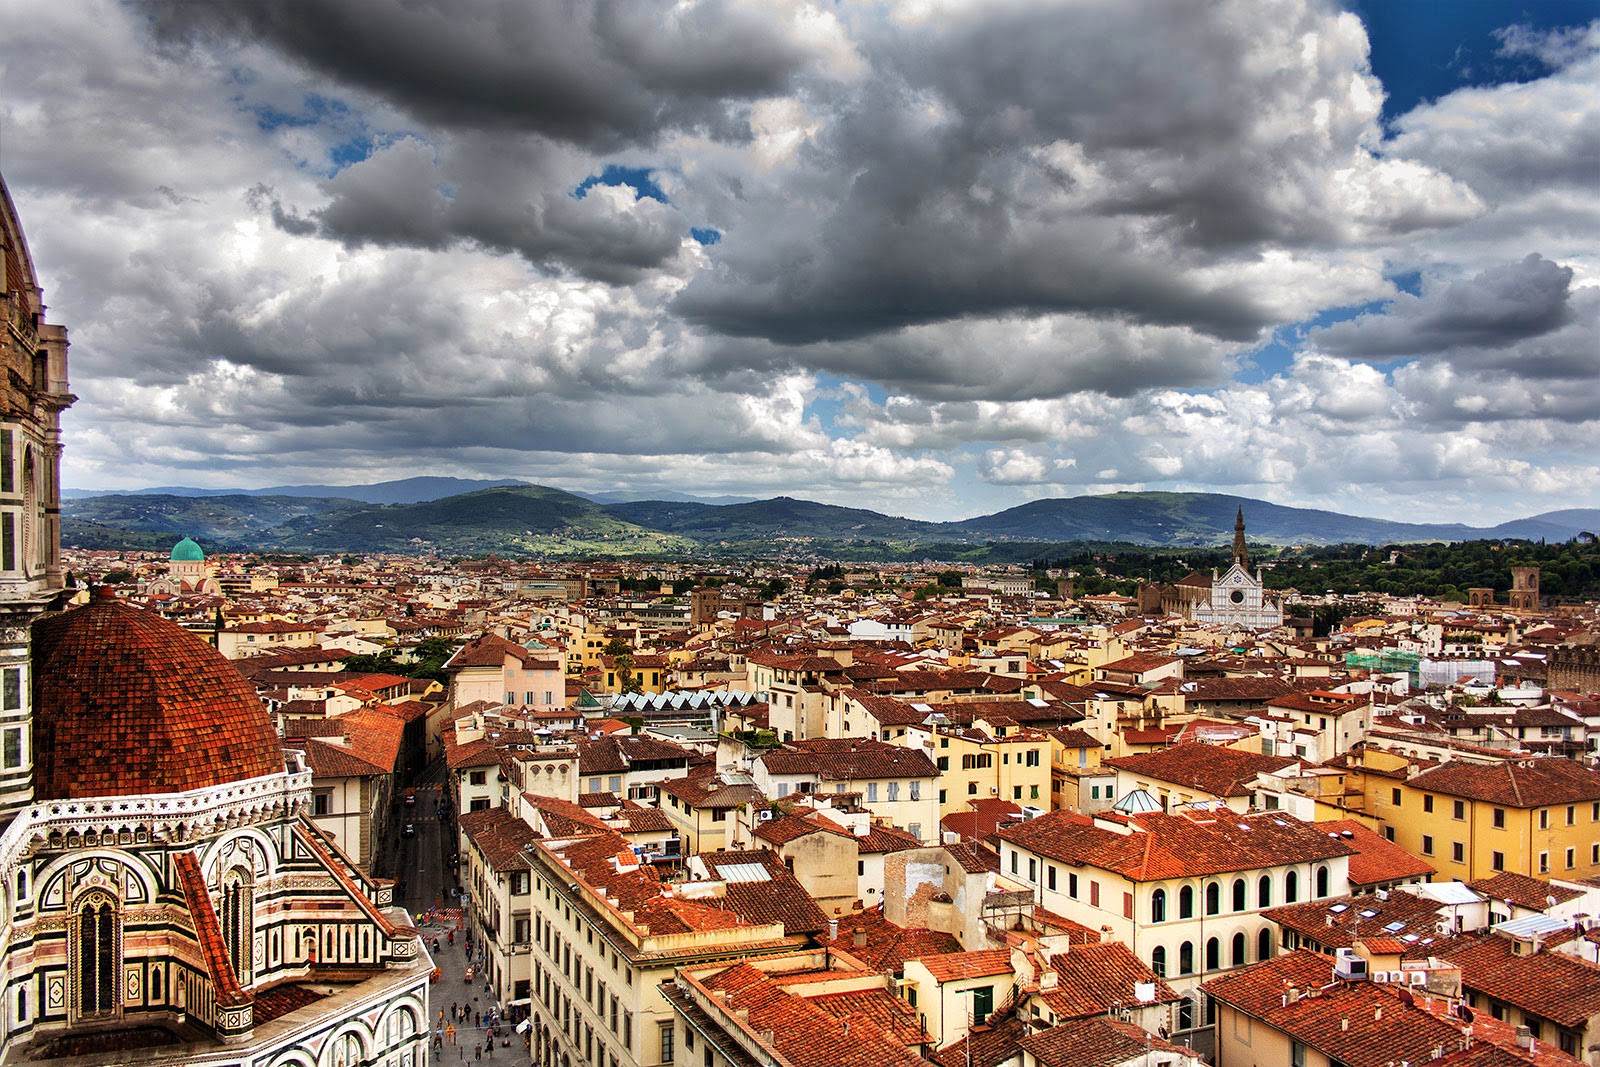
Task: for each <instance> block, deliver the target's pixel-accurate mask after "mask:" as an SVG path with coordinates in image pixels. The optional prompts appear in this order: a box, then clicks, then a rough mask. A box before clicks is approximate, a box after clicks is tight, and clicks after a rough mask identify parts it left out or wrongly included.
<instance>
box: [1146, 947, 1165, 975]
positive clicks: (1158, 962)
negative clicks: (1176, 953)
mask: <svg viewBox="0 0 1600 1067" xmlns="http://www.w3.org/2000/svg"><path fill="white" fill-rule="evenodd" d="M1150 969H1151V970H1152V971H1154V972H1156V977H1158V978H1165V977H1166V976H1167V950H1166V949H1165V948H1163V947H1162V946H1160V945H1157V946H1156V947H1155V948H1154V949H1152V950H1151V952H1150Z"/></svg>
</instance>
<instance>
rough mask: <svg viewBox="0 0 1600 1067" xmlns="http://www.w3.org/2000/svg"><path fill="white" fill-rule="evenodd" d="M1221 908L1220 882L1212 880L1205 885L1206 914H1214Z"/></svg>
mask: <svg viewBox="0 0 1600 1067" xmlns="http://www.w3.org/2000/svg"><path fill="white" fill-rule="evenodd" d="M1221 910H1222V883H1221V882H1212V883H1210V884H1208V885H1207V886H1206V914H1207V915H1215V914H1217V912H1219V911H1221Z"/></svg>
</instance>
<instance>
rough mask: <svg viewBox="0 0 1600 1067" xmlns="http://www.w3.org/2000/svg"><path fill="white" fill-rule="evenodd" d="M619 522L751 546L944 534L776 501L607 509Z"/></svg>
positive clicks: (851, 511)
mask: <svg viewBox="0 0 1600 1067" xmlns="http://www.w3.org/2000/svg"><path fill="white" fill-rule="evenodd" d="M606 510H607V511H608V512H610V513H611V514H612V515H615V516H616V517H617V518H619V519H625V520H627V521H628V522H634V523H638V524H639V525H640V526H646V527H649V528H650V529H653V530H664V531H670V532H672V533H677V534H683V535H684V536H686V537H692V538H694V539H696V540H698V541H755V540H764V539H770V538H775V537H786V538H812V539H821V540H830V541H841V542H848V541H860V540H878V539H890V540H910V541H918V540H922V541H926V540H929V539H931V538H933V537H936V536H938V535H939V534H941V533H942V532H943V531H944V528H945V525H946V524H943V523H936V522H917V521H916V520H914V519H901V518H896V517H894V516H892V515H882V514H879V513H878V512H876V511H867V510H864V509H862V508H845V507H839V506H837V505H834V504H819V503H817V502H815V501H812V500H796V499H795V498H794V497H788V496H779V497H773V498H772V499H771V500H756V501H753V502H751V503H748V504H690V503H682V502H677V501H667V500H640V501H635V502H632V503H627V504H610V505H608V506H607V507H606Z"/></svg>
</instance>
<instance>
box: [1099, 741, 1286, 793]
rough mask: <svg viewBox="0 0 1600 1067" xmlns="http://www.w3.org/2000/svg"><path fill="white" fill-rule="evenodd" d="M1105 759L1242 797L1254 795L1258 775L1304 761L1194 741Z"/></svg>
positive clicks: (1122, 767) (1133, 770)
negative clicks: (1252, 789)
mask: <svg viewBox="0 0 1600 1067" xmlns="http://www.w3.org/2000/svg"><path fill="white" fill-rule="evenodd" d="M1101 762H1102V763H1104V764H1107V765H1109V766H1112V767H1116V768H1117V769H1118V770H1123V771H1127V772H1128V773H1130V774H1137V775H1144V776H1146V777H1150V778H1155V779H1158V780H1160V781H1163V782H1170V783H1172V784H1173V785H1182V786H1188V787H1190V788H1192V789H1199V790H1203V791H1204V792H1207V793H1210V794H1211V795H1212V796H1216V797H1240V796H1249V795H1250V792H1251V791H1250V783H1251V782H1253V781H1254V780H1255V778H1256V775H1258V774H1263V773H1266V774H1270V773H1272V772H1273V771H1279V770H1282V769H1283V768H1284V767H1288V766H1290V765H1292V764H1294V763H1297V762H1303V761H1300V760H1295V759H1292V758H1285V757H1283V756H1263V755H1260V754H1259V753H1255V752H1242V751H1240V750H1238V749H1233V748H1222V747H1220V746H1218V745H1208V744H1205V743H1203V742H1199V741H1191V742H1186V743H1184V744H1178V745H1173V746H1172V747H1171V748H1165V749H1161V750H1160V751H1157V752H1145V753H1141V754H1139V755H1136V756H1121V757H1117V758H1114V759H1107V760H1102V761H1101Z"/></svg>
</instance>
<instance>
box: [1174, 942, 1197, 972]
mask: <svg viewBox="0 0 1600 1067" xmlns="http://www.w3.org/2000/svg"><path fill="white" fill-rule="evenodd" d="M1178 973H1179V974H1193V973H1194V942H1193V941H1185V942H1184V943H1183V944H1181V945H1179V946H1178Z"/></svg>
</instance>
